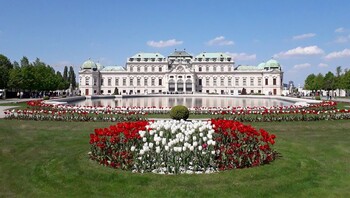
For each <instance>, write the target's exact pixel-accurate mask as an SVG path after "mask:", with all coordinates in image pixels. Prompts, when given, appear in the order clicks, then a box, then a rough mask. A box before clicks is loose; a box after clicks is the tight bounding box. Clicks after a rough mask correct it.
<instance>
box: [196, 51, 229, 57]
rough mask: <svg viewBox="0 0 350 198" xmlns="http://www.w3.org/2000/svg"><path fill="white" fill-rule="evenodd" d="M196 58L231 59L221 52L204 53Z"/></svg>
mask: <svg viewBox="0 0 350 198" xmlns="http://www.w3.org/2000/svg"><path fill="white" fill-rule="evenodd" d="M196 58H231V57H230V56H229V55H227V54H225V53H221V52H215V53H208V52H203V53H200V54H198V55H197V56H196Z"/></svg>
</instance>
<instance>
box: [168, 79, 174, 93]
mask: <svg viewBox="0 0 350 198" xmlns="http://www.w3.org/2000/svg"><path fill="white" fill-rule="evenodd" d="M168 84H169V91H170V92H173V91H175V81H174V80H173V79H170V80H169V82H168Z"/></svg>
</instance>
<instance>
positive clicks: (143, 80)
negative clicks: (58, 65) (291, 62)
mask: <svg viewBox="0 0 350 198" xmlns="http://www.w3.org/2000/svg"><path fill="white" fill-rule="evenodd" d="M79 79H80V84H79V89H80V93H81V95H112V94H124V95H125V94H156V93H163V94H183V93H186V94H191V93H208V94H229V95H239V94H245V93H246V94H263V95H281V93H282V81H283V72H282V69H281V66H280V64H279V63H278V62H277V61H276V60H274V59H271V60H269V61H267V62H264V63H260V64H259V65H258V66H246V65H245V66H237V67H234V61H233V59H232V57H230V56H228V55H227V54H225V53H206V52H203V53H200V54H198V55H197V56H192V55H191V54H189V53H187V52H186V51H176V50H175V51H174V52H173V53H172V54H170V55H169V56H168V57H165V56H163V55H162V54H160V53H138V54H135V55H134V56H132V57H130V58H128V60H127V62H126V66H125V67H123V66H105V67H104V66H102V65H101V64H99V63H95V62H93V61H92V60H87V61H85V62H84V63H83V65H82V66H81V70H80V71H79Z"/></svg>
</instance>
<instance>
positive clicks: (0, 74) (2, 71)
mask: <svg viewBox="0 0 350 198" xmlns="http://www.w3.org/2000/svg"><path fill="white" fill-rule="evenodd" d="M12 68H13V66H12V64H11V62H10V60H9V59H8V58H7V57H6V56H4V55H2V54H0V88H7V87H8V85H7V84H8V81H9V74H10V71H11V69H12Z"/></svg>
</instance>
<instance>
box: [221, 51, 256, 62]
mask: <svg viewBox="0 0 350 198" xmlns="http://www.w3.org/2000/svg"><path fill="white" fill-rule="evenodd" d="M226 54H228V55H229V56H231V57H232V59H233V60H235V61H237V60H240V61H243V60H244V61H247V60H255V59H256V54H247V53H230V52H226Z"/></svg>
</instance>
